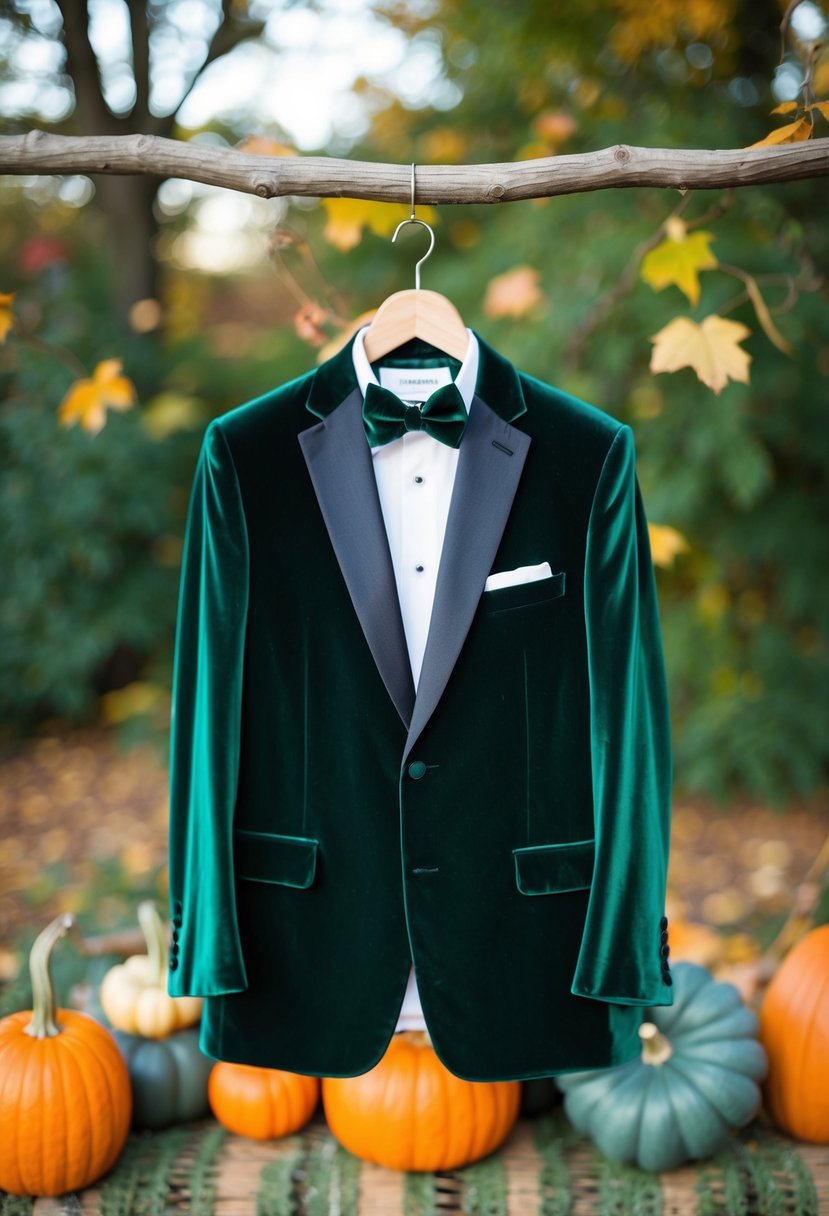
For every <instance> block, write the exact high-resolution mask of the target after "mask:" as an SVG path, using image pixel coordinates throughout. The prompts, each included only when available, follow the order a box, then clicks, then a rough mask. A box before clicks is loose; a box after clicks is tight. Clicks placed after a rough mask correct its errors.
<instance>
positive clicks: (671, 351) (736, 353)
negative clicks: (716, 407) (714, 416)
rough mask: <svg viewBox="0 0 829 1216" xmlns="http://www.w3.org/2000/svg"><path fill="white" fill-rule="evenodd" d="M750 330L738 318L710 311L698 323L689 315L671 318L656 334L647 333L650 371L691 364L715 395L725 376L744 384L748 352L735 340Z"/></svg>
mask: <svg viewBox="0 0 829 1216" xmlns="http://www.w3.org/2000/svg"><path fill="white" fill-rule="evenodd" d="M750 333H751V330H750V329H749V328H748V326H747V325H743V324H742V323H741V322H740V321H729V320H728V318H727V317H720V316H717V314H716V313H713V314H712V315H711V316H708V317H706V318H705V319H704V320H703V321H702V322H701V323H700V324H697V322H696V321H692V320H691V319H690V317H675V318H674V319H673V321H669V322H668V324H667V325H666V326H664V328H662V329H660V330H659V332H658V333H656V334H652V335H651V341H652V342H653V343H654V349H653V353H652V355H651V362H650V370H651V371H652V372H675V371H678V370H679V368H681V367H692V368H693V369H694V371H695V372H696V373H697V375H698V376H699V378H700V380H701V381H702V382H703V384H706V385H708V387H709V388H710V389H711V390H712V391H713V392H715V393H717V394H718V395H719V393H720V392H721V390H722V389H724V388H725V386H726V384H727V383H728V381H729V379H731V380H739V381H741V383H743V384H748V365H749V363H750V362H751V355H750V354H748V352H747V351H744V350H742V349H741V348H740V347H739V346H738V343H739V342H741V341H742V340H743V338H747V337H748V336H749V334H750Z"/></svg>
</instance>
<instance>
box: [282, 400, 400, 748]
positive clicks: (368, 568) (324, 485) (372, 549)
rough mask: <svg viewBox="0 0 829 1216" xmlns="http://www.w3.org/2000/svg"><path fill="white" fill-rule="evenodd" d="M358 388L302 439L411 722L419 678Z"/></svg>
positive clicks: (367, 626)
mask: <svg viewBox="0 0 829 1216" xmlns="http://www.w3.org/2000/svg"><path fill="white" fill-rule="evenodd" d="M362 403H363V398H362V394H361V393H360V390H359V389H355V390H354V391H353V392H352V393H349V395H348V396H347V397H346V399H345V400H344V401H343V402H342V403H341V404H340V405H339V406H338V407H337V408H336V409H335V410H333V411H332V412H331V413H330V414H328V415H327V417H326V418H324V419H323V421H322V422H320V423H318V424H317V425H316V426H312V427H309V428H308V429H307V430H304V431H300V433H299V436H298V438H299V442H300V446H301V447H302V454H303V456H304V457H305V463H306V464H307V465H308V472H309V473H310V475H311V481H312V483H313V486H314V491H315V493H316V495H317V500H318V502H319V505H320V510H321V511H322V514H323V518H324V520H325V526H326V527H327V529H328V535H329V536H330V537H331V544H332V545H333V547H334V552H335V554H336V555H337V561H338V562H339V563H340V569H341V570H342V572H343V578H344V579H345V583H346V586H347V587H348V592H349V595H350V596H351V599H352V602H353V604H354V609H355V611H356V613H357V616H358V618H359V621H360V625H361V626H362V629H363V633H364V634H365V636H366V641H367V642H368V645H369V648H370V650H371V653H372V655H373V656H374V661H375V663H376V664H377V669H378V671H379V672H380V675H381V677H382V679H383V683H384V684H385V686H386V688H387V689H388V693H389V696H390V697H391V699H392V701H393V702H394V704H395V706H396V707H397V712H398V713H399V714H400V717H401V718H402V719H403V722H404V724H405V725H406V726H407V727H408V725H409V722H410V720H411V716H412V706H413V704H414V696H415V693H414V683H413V681H412V669H411V664H410V662H409V652H408V649H407V647H406V635H405V633H404V631H403V619H402V617H401V615H400V603H399V600H398V598H397V584H396V582H395V578H394V567H393V566H392V561H391V553H390V551H389V542H388V537H387V535H386V527H385V524H384V523H383V512H382V510H381V507H380V499H379V496H378V494H377V482H376V480H375V477H374V469H373V468H372V464H371V449H370V448H369V446H368V443H367V442H366V434H365V430H364V428H363V419H362V412H361V411H362Z"/></svg>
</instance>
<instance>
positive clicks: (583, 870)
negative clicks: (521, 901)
mask: <svg viewBox="0 0 829 1216" xmlns="http://www.w3.org/2000/svg"><path fill="white" fill-rule="evenodd" d="M595 852H596V842H595V840H594V839H591V840H576V841H574V842H573V843H572V844H538V845H532V846H530V847H528V848H523V849H513V850H512V855H513V857H514V858H515V881H516V884H517V886H518V890H519V891H521V893H522V894H523V895H557V894H560V893H562V892H564V891H581V890H583V889H584V888H589V887H590V884H591V882H592V880H593V859H594V857H595Z"/></svg>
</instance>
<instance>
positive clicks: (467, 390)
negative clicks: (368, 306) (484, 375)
mask: <svg viewBox="0 0 829 1216" xmlns="http://www.w3.org/2000/svg"><path fill="white" fill-rule="evenodd" d="M368 328H369V327H368V325H364V326H363V328H362V329H358V330H357V333H356V334H355V335H354V342H353V344H352V347H351V354H352V358H353V360H354V372H355V375H356V376H357V383H358V384H359V386H360V392H361V393H362V394H363V396H364V397H365V395H366V388H367V386H368V385H369V384H377V383H378V380H377V377H376V376H375V374H374V372H373V371H372V370H371V364H370V363H369V361H368V355H367V354H366V348H365V335H366V333H367V332H368ZM466 332H467V334H468V335H469V345H468V346H467V348H466V354H465V355H464V359H463V363H462V364H461V366H460V371H459V372H458V374H457V377H456V378H455V384H456V386H457V389H458V392H459V393H460V395H461V396H462V397H463V403H464V405H465V406H466V409H467V412H469V407H470V405H471V404H472V398H473V397H474V395H475V385H476V384H477V381H478V339H477V338H476V337H475V335H474V333H473V332H472V330H471V329H467V331H466Z"/></svg>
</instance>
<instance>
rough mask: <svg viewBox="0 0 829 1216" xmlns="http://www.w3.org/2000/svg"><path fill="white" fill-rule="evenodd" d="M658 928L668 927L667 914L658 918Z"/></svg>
mask: <svg viewBox="0 0 829 1216" xmlns="http://www.w3.org/2000/svg"><path fill="white" fill-rule="evenodd" d="M659 928H660V929H667V928H668V918H667V916H661V917H660V918H659Z"/></svg>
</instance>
